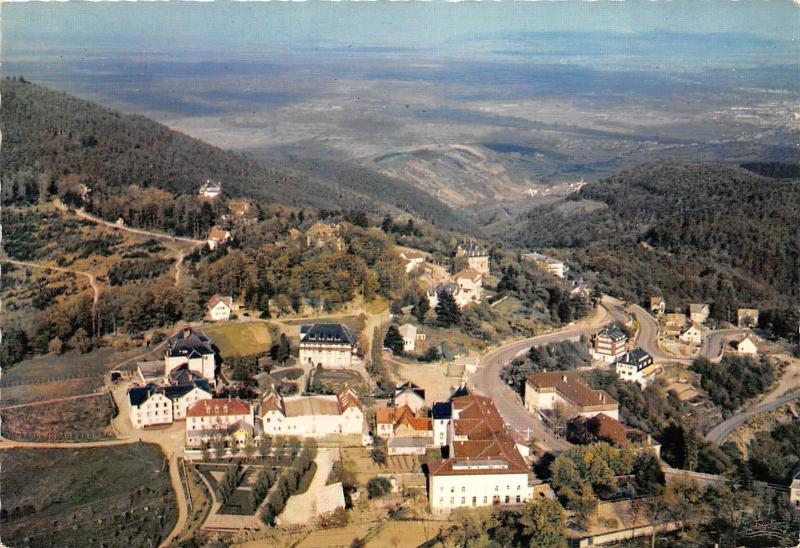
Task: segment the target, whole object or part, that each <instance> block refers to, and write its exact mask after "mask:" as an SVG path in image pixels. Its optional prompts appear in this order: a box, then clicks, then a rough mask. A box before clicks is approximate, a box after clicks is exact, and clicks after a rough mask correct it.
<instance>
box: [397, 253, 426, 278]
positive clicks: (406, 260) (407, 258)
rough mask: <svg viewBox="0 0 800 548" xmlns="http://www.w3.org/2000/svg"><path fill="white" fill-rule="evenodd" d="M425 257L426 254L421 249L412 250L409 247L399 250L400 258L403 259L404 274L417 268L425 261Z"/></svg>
mask: <svg viewBox="0 0 800 548" xmlns="http://www.w3.org/2000/svg"><path fill="white" fill-rule="evenodd" d="M426 257H427V255H425V254H424V253H422V252H421V251H414V250H411V249H405V250H403V251H402V252H400V259H401V260H402V261H403V264H404V268H405V271H406V274H410V273H411V272H413V271H414V270H416V269H417V268H419V267H420V266H421V265H422V263H424V262H425V258H426Z"/></svg>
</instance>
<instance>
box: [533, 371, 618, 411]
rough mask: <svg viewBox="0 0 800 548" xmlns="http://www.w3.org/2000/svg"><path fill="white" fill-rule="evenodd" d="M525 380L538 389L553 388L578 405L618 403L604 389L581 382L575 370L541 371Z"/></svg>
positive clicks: (591, 405) (590, 405)
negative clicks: (594, 388) (594, 387)
mask: <svg viewBox="0 0 800 548" xmlns="http://www.w3.org/2000/svg"><path fill="white" fill-rule="evenodd" d="M527 382H528V383H529V384H531V385H532V386H535V387H536V388H538V389H539V390H543V389H544V390H555V391H557V392H559V393H560V394H561V395H562V396H563V397H564V398H565V399H567V400H569V401H570V402H572V404H573V405H576V406H578V407H593V406H599V405H604V406H605V405H614V406H616V405H618V404H617V401H616V400H615V399H614V398H612V397H611V396H610V395H609V394H608V393H607V392H605V391H604V390H593V389H591V388H589V387H588V386H586V385H585V384H583V382H581V380H580V379H579V378H578V374H577V373H576V372H575V371H542V372H540V373H534V374H533V375H529V376H528V381H527Z"/></svg>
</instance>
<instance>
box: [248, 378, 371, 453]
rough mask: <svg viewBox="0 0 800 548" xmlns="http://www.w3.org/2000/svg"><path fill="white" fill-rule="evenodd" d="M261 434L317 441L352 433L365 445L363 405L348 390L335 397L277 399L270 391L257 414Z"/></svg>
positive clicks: (366, 440) (276, 395)
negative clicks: (326, 437)
mask: <svg viewBox="0 0 800 548" xmlns="http://www.w3.org/2000/svg"><path fill="white" fill-rule="evenodd" d="M258 416H259V427H260V430H261V432H263V433H265V434H268V435H270V436H300V437H313V438H319V437H324V436H329V435H336V434H356V435H360V436H361V441H362V443H364V444H366V443H367V442H368V439H369V436H368V435H367V433H366V431H367V426H366V421H365V420H364V406H363V405H362V404H361V401H360V400H359V398H358V396H357V395H356V393H355V392H354V391H353V390H352V389H351V388H346V389H344V390H343V391H341V392H340V393H339V394H338V395H335V396H291V397H285V398H284V397H281V396H280V395H278V394H276V393H274V392H271V393H269V394H267V395H266V396H265V397H264V398H263V399H262V400H261V405H260V409H259V411H258Z"/></svg>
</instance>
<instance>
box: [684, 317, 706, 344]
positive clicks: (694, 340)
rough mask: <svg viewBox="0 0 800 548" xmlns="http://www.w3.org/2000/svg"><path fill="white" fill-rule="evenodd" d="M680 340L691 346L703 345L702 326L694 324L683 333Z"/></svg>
mask: <svg viewBox="0 0 800 548" xmlns="http://www.w3.org/2000/svg"><path fill="white" fill-rule="evenodd" d="M678 339H680V340H681V341H683V342H685V343H689V344H696V345H699V344H702V343H703V328H702V326H701V325H700V324H698V323H694V322H692V323H691V324H690V325H689V326H688V327H686V328H684V330H683V331H681V334H680V335H679V336H678Z"/></svg>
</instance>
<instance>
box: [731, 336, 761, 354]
mask: <svg viewBox="0 0 800 548" xmlns="http://www.w3.org/2000/svg"><path fill="white" fill-rule="evenodd" d="M736 351H737V352H738V353H739V354H746V355H748V356H758V346H756V342H755V341H754V340H753V337H751V336H750V335H748V336H747V337H745V338H744V339H742V340H741V341H739V342H738V343H737V344H736Z"/></svg>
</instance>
